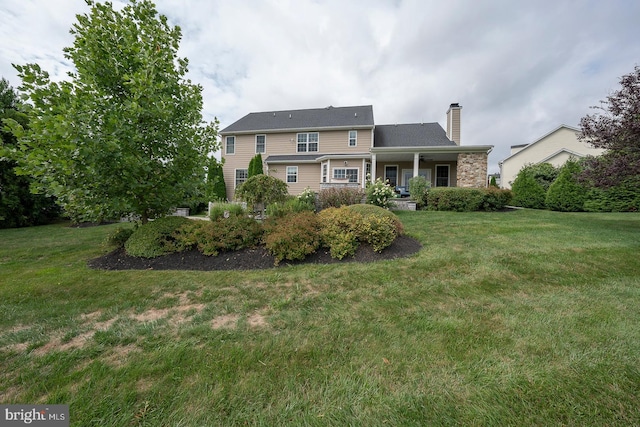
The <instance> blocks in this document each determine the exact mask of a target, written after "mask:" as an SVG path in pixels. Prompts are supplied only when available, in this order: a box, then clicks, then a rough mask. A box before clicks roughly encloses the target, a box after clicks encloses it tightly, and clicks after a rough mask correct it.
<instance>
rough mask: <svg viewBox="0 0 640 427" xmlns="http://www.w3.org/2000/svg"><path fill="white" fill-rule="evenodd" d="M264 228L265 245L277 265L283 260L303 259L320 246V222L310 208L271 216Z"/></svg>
mask: <svg viewBox="0 0 640 427" xmlns="http://www.w3.org/2000/svg"><path fill="white" fill-rule="evenodd" d="M294 200H297V199H294ZM264 230H265V234H264V238H263V241H264V244H265V247H266V248H267V250H268V251H269V253H270V254H271V255H273V256H274V258H275V264H276V265H278V264H279V263H280V262H281V261H283V260H289V261H295V260H303V259H305V258H306V256H307V255H309V254H312V253H314V252H315V251H316V250H317V249H318V247H320V223H319V221H318V218H317V216H316V214H314V213H313V212H311V211H309V210H307V211H305V212H297V213H293V214H289V215H287V216H284V217H273V218H270V219H269V220H267V222H266V224H265V226H264Z"/></svg>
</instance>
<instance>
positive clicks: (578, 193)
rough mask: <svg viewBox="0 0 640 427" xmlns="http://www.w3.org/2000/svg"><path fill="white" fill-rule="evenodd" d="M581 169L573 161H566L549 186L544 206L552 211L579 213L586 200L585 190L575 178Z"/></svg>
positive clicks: (582, 209)
mask: <svg viewBox="0 0 640 427" xmlns="http://www.w3.org/2000/svg"><path fill="white" fill-rule="evenodd" d="M581 171H582V167H581V166H580V164H579V163H578V162H576V161H575V160H568V161H567V162H566V163H565V164H564V166H562V168H561V169H560V175H558V178H556V180H555V181H554V182H553V184H551V186H550V187H549V191H547V197H546V198H545V205H546V206H547V207H548V208H549V209H551V210H554V211H562V212H581V211H584V202H585V200H586V199H587V189H586V188H585V187H583V186H582V185H581V184H580V183H578V181H577V179H576V177H577V175H578V174H579V173H580V172H581Z"/></svg>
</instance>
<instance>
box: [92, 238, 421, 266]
mask: <svg viewBox="0 0 640 427" xmlns="http://www.w3.org/2000/svg"><path fill="white" fill-rule="evenodd" d="M420 249H422V245H421V244H420V242H418V241H417V240H416V239H413V238H411V237H408V236H400V237H398V238H397V239H396V240H395V241H394V242H393V243H392V244H391V245H390V246H389V247H387V248H385V249H384V250H383V251H382V252H381V253H377V252H374V250H373V249H371V247H370V246H369V245H364V244H363V245H360V247H359V248H358V250H357V252H356V255H355V256H354V257H348V258H345V259H343V260H337V259H334V258H331V256H330V255H329V251H328V250H325V249H321V250H319V251H317V252H316V253H314V254H312V255H310V256H308V257H307V258H306V259H305V260H304V261H295V262H291V261H282V262H281V263H280V266H286V265H297V264H331V263H336V262H373V261H381V260H388V259H396V258H402V257H406V256H409V255H412V254H414V253H416V252H418V251H419V250H420ZM89 267H90V268H95V269H100V270H199V271H211V270H256V269H264V268H273V267H274V259H273V256H271V255H269V253H268V252H267V251H266V250H265V249H264V248H263V247H258V248H253V249H244V250H240V251H234V252H223V253H221V254H220V255H218V256H207V255H203V254H202V253H200V252H198V251H197V250H191V251H186V252H179V253H173V254H168V255H163V256H160V257H157V258H151V259H148V258H138V257H132V256H129V255H127V254H126V253H125V252H124V249H118V250H116V251H113V252H111V253H109V254H107V255H104V256H102V257H100V258H96V259H93V260H91V261H89Z"/></svg>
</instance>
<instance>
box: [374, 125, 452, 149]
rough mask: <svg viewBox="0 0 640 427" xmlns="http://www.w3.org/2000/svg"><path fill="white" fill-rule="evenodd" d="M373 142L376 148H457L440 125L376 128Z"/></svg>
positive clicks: (384, 126)
mask: <svg viewBox="0 0 640 427" xmlns="http://www.w3.org/2000/svg"><path fill="white" fill-rule="evenodd" d="M373 141H374V146H375V147H376V148H378V147H447V146H452V147H455V146H456V143H455V142H453V141H451V140H450V139H449V138H447V135H446V133H445V131H444V129H443V128H442V126H440V125H439V124H438V123H413V124H403V125H380V126H376V129H375V134H374V139H373Z"/></svg>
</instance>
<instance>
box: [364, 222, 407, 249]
mask: <svg viewBox="0 0 640 427" xmlns="http://www.w3.org/2000/svg"><path fill="white" fill-rule="evenodd" d="M396 237H398V235H397V231H396V227H395V224H394V223H393V220H391V219H390V218H389V217H386V216H380V215H367V216H364V217H363V220H362V224H361V225H360V227H358V239H360V241H362V242H366V243H368V244H370V245H371V247H372V248H373V250H374V251H376V252H382V250H383V249H384V248H386V247H387V246H389V245H391V243H393V241H394V240H395V239H396Z"/></svg>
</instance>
